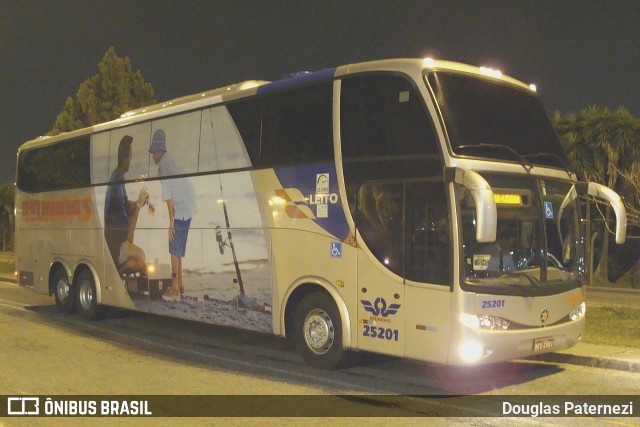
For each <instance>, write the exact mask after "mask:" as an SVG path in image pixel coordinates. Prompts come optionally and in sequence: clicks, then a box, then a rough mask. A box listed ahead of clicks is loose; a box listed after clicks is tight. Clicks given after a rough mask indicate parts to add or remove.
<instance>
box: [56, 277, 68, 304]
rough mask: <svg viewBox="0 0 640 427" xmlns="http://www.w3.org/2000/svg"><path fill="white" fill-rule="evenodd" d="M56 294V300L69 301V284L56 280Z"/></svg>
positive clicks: (62, 280)
mask: <svg viewBox="0 0 640 427" xmlns="http://www.w3.org/2000/svg"><path fill="white" fill-rule="evenodd" d="M56 293H57V294H58V299H59V300H60V301H62V302H64V301H66V300H68V299H69V283H67V281H66V280H64V279H60V280H58V285H57V286H56Z"/></svg>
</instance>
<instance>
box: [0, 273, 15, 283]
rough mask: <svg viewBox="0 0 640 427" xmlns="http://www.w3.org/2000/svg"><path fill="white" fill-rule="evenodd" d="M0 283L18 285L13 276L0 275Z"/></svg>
mask: <svg viewBox="0 0 640 427" xmlns="http://www.w3.org/2000/svg"><path fill="white" fill-rule="evenodd" d="M0 282H9V283H16V284H17V283H18V279H16V276H14V275H13V274H0Z"/></svg>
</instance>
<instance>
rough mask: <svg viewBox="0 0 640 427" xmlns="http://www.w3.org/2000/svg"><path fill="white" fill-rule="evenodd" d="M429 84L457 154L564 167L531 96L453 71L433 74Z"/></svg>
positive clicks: (550, 131)
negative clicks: (524, 160)
mask: <svg viewBox="0 0 640 427" xmlns="http://www.w3.org/2000/svg"><path fill="white" fill-rule="evenodd" d="M427 81H428V83H429V85H430V87H431V89H432V91H433V94H434V97H435V102H436V103H437V105H438V107H439V109H440V112H441V114H442V118H443V121H444V124H445V127H446V130H447V134H448V136H449V142H450V144H451V150H452V151H453V154H454V155H460V156H470V157H480V158H485V159H491V160H500V161H503V160H511V161H517V162H520V163H522V161H523V158H524V159H526V162H527V163H531V164H533V165H543V166H553V167H563V168H565V167H566V161H565V155H564V152H563V150H562V147H561V145H560V142H559V140H558V137H557V135H556V133H555V131H554V130H553V127H552V126H551V124H550V122H549V119H548V117H547V114H546V112H545V110H544V108H543V107H542V104H541V103H540V101H539V100H538V98H537V97H536V96H535V95H534V94H533V93H531V92H528V91H527V90H525V89H521V88H519V87H516V86H512V85H509V84H506V83H504V84H502V83H499V82H496V81H490V80H485V79H481V78H477V77H472V76H468V75H464V74H456V73H451V72H433V73H430V74H428V77H427Z"/></svg>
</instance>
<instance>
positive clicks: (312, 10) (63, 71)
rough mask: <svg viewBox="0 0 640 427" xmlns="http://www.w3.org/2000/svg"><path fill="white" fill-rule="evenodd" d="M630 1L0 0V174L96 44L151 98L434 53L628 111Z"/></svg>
mask: <svg viewBox="0 0 640 427" xmlns="http://www.w3.org/2000/svg"><path fill="white" fill-rule="evenodd" d="M638 22H640V2H638V1H636V0H608V1H604V0H603V1H592V0H562V1H557V0H534V1H524V0H509V1H497V0H495V1H493V0H476V1H471V0H446V1H429V0H397V1H381V0H380V1H372V0H361V1H355V0H341V1H333V0H320V1H314V0H305V1H295V0H288V1H283V0H210V1H193V0H181V1H167V0H154V1H145V0H136V1H130V0H127V1H121V0H110V1H97V0H90V1H84V0H78V1H61V0H50V1H46V2H42V1H31V0H21V1H10V0H0V94H1V95H2V100H1V102H0V130H1V132H2V133H1V135H2V136H1V139H0V182H10V181H13V179H14V175H15V153H16V150H17V148H18V147H19V146H20V144H21V143H23V142H24V141H26V140H29V139H32V138H34V137H37V136H39V135H43V134H45V133H46V132H48V131H49V130H50V129H51V127H52V126H53V123H54V121H55V118H56V116H57V114H58V113H59V112H60V110H61V109H62V106H63V105H64V102H65V100H66V98H67V97H69V96H75V94H76V92H77V90H78V87H79V86H80V84H81V83H82V82H83V81H85V80H86V79H87V78H89V77H91V76H92V75H94V74H96V73H97V72H98V68H97V65H98V63H99V62H100V60H101V59H102V57H103V56H104V53H105V52H106V51H107V49H108V48H109V47H110V46H113V47H114V48H115V49H116V52H117V54H118V55H119V56H128V57H130V58H131V61H132V63H133V67H134V69H139V70H140V71H141V72H142V74H143V75H144V77H145V80H146V81H148V82H150V83H151V84H152V85H153V87H154V89H155V93H156V98H157V100H158V101H164V100H168V99H172V98H176V97H179V96H183V95H187V94H191V93H197V92H201V91H205V90H209V89H213V88H216V87H221V86H225V85H228V84H231V83H236V82H239V81H243V80H249V79H257V80H277V79H280V78H282V77H283V76H285V75H287V74H290V73H292V72H297V71H302V70H310V71H313V70H320V69H324V68H328V67H334V66H338V65H343V64H348V63H353V62H360V61H369V60H374V59H383V58H394V57H426V56H429V57H434V58H439V59H447V60H452V61H458V62H464V63H469V64H472V65H484V66H490V67H493V68H498V69H500V70H502V71H503V72H504V73H505V74H508V75H511V76H513V77H515V78H517V79H519V80H522V81H524V82H526V83H535V84H536V85H537V87H538V93H539V96H540V98H541V99H542V102H543V104H544V105H545V107H546V108H547V110H548V111H549V112H551V111H554V110H560V111H561V112H563V113H567V112H572V111H577V110H579V109H581V108H583V107H585V106H587V105H590V104H596V105H602V106H606V107H610V108H613V109H615V108H617V107H618V106H625V107H626V108H627V109H629V110H630V111H631V113H632V114H634V115H636V116H637V115H640V96H639V95H640V90H639V88H640V25H638Z"/></svg>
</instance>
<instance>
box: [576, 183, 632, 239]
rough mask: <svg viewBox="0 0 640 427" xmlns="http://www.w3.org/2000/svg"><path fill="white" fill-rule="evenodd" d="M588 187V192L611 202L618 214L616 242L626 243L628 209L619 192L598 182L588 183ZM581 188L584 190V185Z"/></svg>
mask: <svg viewBox="0 0 640 427" xmlns="http://www.w3.org/2000/svg"><path fill="white" fill-rule="evenodd" d="M586 187H587V188H586V194H588V195H590V196H593V197H597V198H599V199H603V200H606V201H607V202H609V204H610V205H611V207H612V208H613V211H614V212H615V214H616V243H617V244H622V243H624V241H625V240H626V237H627V210H626V209H625V207H624V203H623V202H622V199H621V198H620V196H619V195H618V193H616V192H615V191H613V190H612V189H610V188H609V187H607V186H604V185H602V184H598V183H596V182H589V183H586ZM581 190H582V192H584V187H583V188H582V189H581Z"/></svg>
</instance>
